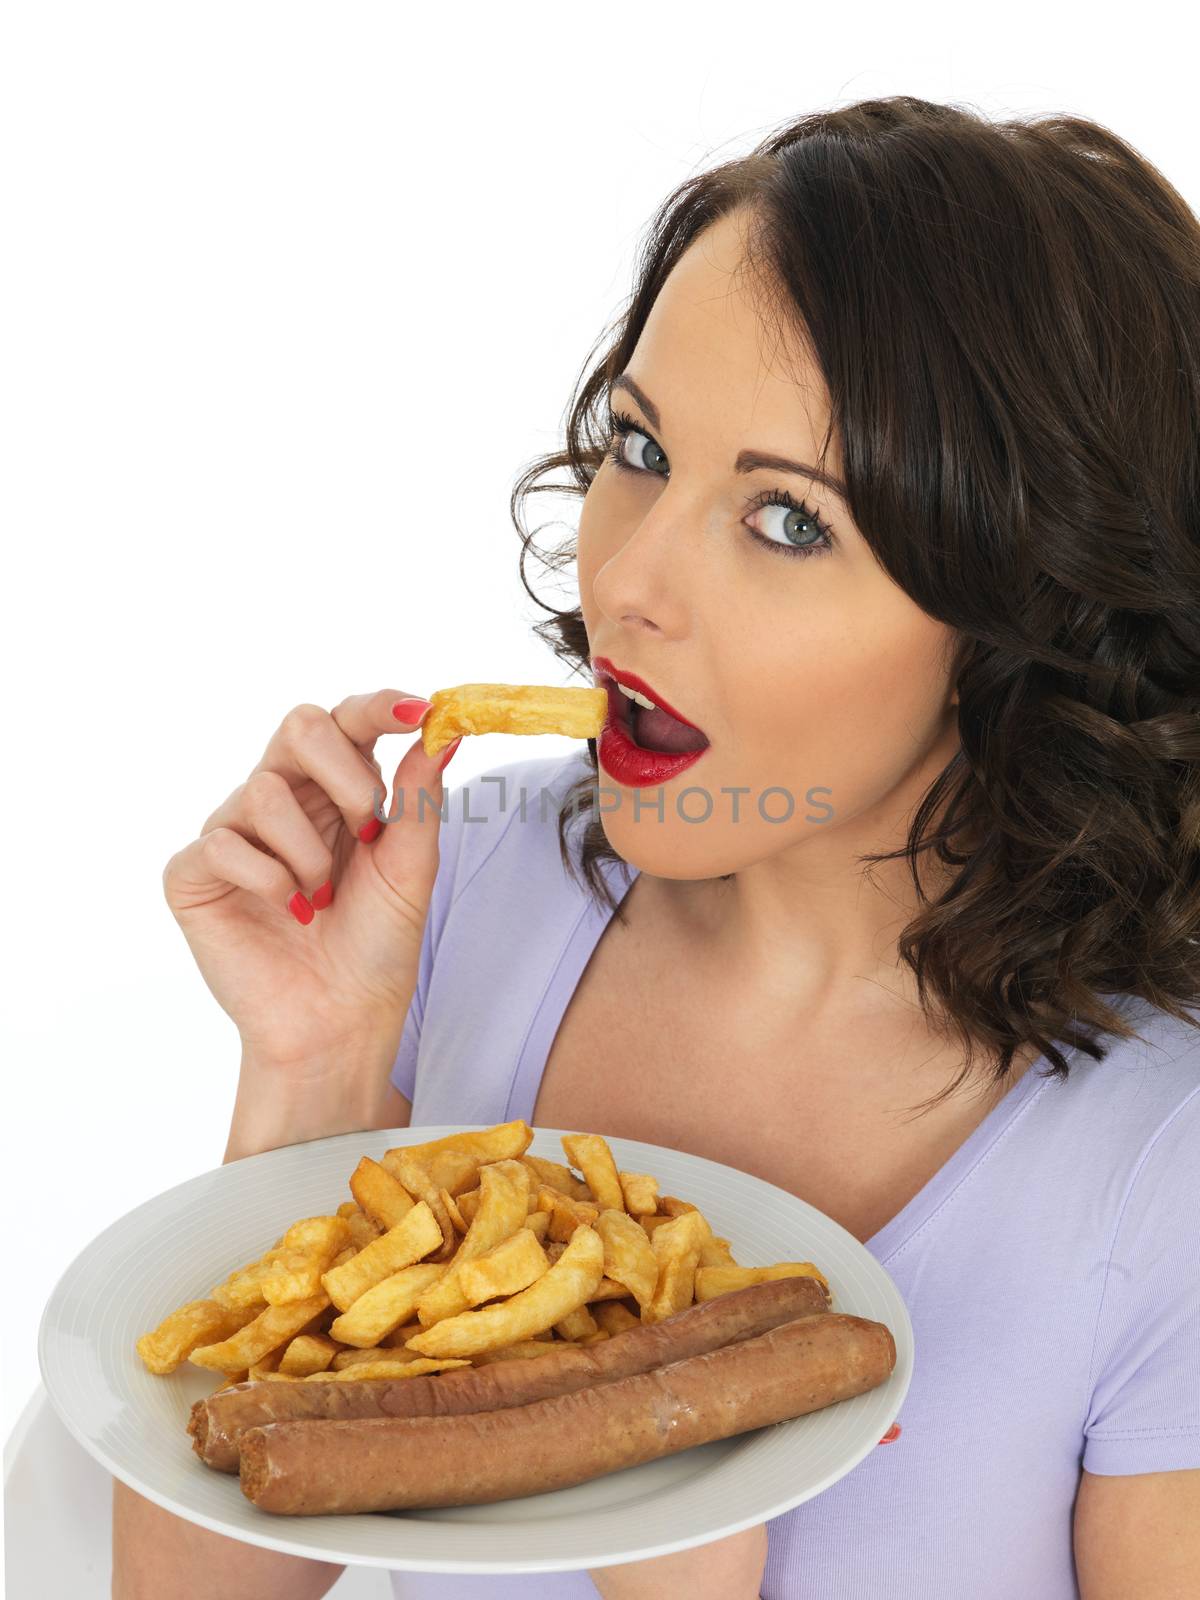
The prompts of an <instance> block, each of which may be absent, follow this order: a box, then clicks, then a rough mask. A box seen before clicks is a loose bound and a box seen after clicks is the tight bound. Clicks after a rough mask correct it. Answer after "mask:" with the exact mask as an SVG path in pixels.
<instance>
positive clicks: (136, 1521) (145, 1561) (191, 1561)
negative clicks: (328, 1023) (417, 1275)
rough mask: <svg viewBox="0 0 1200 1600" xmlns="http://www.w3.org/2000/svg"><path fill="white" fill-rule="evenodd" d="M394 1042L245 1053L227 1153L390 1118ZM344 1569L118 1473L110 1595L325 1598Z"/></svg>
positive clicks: (141, 1599) (139, 1598)
mask: <svg viewBox="0 0 1200 1600" xmlns="http://www.w3.org/2000/svg"><path fill="white" fill-rule="evenodd" d="M395 1050H396V1045H395V1041H394V1040H393V1039H392V1038H391V1037H390V1035H388V1036H385V1035H384V1033H383V1032H382V1031H381V1032H380V1033H379V1034H378V1035H376V1036H375V1037H373V1038H371V1039H365V1040H363V1041H360V1042H358V1043H356V1044H354V1045H352V1046H348V1047H347V1048H345V1049H343V1050H339V1051H338V1052H337V1053H336V1056H334V1057H332V1058H331V1059H329V1060H326V1061H321V1060H315V1059H314V1060H312V1061H307V1062H290V1063H287V1064H280V1063H276V1062H266V1061H263V1060H260V1059H255V1058H254V1057H253V1056H252V1055H251V1054H250V1053H249V1052H243V1055H242V1062H241V1070H240V1072H239V1076H238V1090H237V1098H236V1101H235V1104H234V1109H233V1116H232V1119H231V1122H230V1128H229V1141H228V1144H227V1146H226V1150H225V1157H224V1161H225V1162H226V1163H227V1162H230V1161H238V1160H240V1159H241V1158H242V1157H243V1156H251V1155H257V1154H258V1153H259V1152H260V1151H263V1150H275V1149H278V1148H279V1147H281V1146H283V1145H289V1144H299V1143H302V1142H304V1141H305V1140H308V1139H321V1138H325V1137H327V1136H328V1135H330V1134H335V1133H350V1132H354V1131H356V1130H358V1129H362V1128H370V1127H375V1126H383V1125H384V1121H383V1119H382V1117H381V1112H382V1107H383V1105H384V1100H385V1096H386V1093H387V1089H388V1074H389V1072H390V1070H391V1065H392V1062H393V1061H394V1060H395ZM180 1439H181V1441H183V1443H182V1444H181V1448H183V1447H184V1446H185V1445H186V1435H185V1434H184V1431H183V1427H182V1425H181V1426H180ZM196 1466H197V1470H198V1471H201V1472H203V1471H205V1470H206V1469H205V1468H204V1467H202V1466H200V1464H199V1463H198V1462H197V1464H196ZM344 1570H345V1569H344V1567H342V1566H340V1565H338V1564H337V1563H333V1562H328V1561H310V1560H307V1559H306V1558H305V1557H303V1556H291V1555H282V1554H280V1552H279V1551H277V1550H267V1549H264V1548H262V1547H261V1546H260V1545H254V1544H248V1543H246V1542H245V1541H244V1540H241V1539H232V1538H229V1537H228V1536H226V1535H224V1534H219V1533H213V1532H212V1531H211V1529H209V1528H204V1527H201V1526H200V1524H199V1523H195V1522H189V1521H188V1520H187V1519H186V1518H184V1517H178V1516H176V1515H175V1514H174V1513H173V1512H170V1511H166V1510H164V1509H163V1507H162V1506H159V1505H156V1504H155V1503H154V1502H153V1501H152V1500H147V1499H146V1498H145V1497H144V1496H142V1495H140V1494H137V1493H135V1491H134V1490H132V1489H130V1488H129V1487H128V1486H127V1485H126V1484H124V1483H122V1482H121V1480H120V1479H119V1478H114V1479H113V1502H112V1573H113V1576H112V1600H163V1597H164V1596H166V1595H170V1596H171V1597H172V1600H320V1596H322V1595H325V1594H327V1593H328V1592H329V1590H330V1589H331V1588H332V1587H333V1585H334V1584H335V1583H336V1582H337V1580H338V1578H339V1577H340V1576H341V1574H342V1572H343V1571H344Z"/></svg>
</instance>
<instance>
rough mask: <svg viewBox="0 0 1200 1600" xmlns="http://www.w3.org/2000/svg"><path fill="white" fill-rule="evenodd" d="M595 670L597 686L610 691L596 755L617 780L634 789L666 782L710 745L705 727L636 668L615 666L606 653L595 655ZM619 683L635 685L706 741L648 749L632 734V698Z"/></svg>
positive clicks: (640, 692)
mask: <svg viewBox="0 0 1200 1600" xmlns="http://www.w3.org/2000/svg"><path fill="white" fill-rule="evenodd" d="M592 672H593V676H594V679H595V683H596V686H597V688H601V689H606V690H607V691H608V716H607V717H606V718H605V722H604V726H603V728H602V729H601V730H600V739H599V744H598V747H597V755H598V759H599V762H600V765H601V766H602V767H603V768H604V770H605V772H607V773H608V775H609V776H610V777H612V778H614V779H615V780H616V782H617V783H620V784H624V785H625V786H627V787H628V788H634V789H643V788H648V787H649V786H650V785H651V784H660V783H667V782H669V781H670V779H672V778H675V777H678V776H679V774H680V773H681V772H685V771H686V770H687V768H688V767H690V766H693V765H694V764H695V763H696V762H697V761H699V759H700V757H701V756H702V755H703V754H704V752H705V750H707V749H708V739H707V735H706V734H705V733H704V730H703V729H702V728H698V727H697V726H696V724H695V723H694V722H692V721H690V720H689V719H688V718H687V717H685V716H684V715H683V714H682V713H681V712H679V711H676V709H675V707H674V706H673V705H671V704H670V702H669V701H667V700H664V699H663V697H662V696H661V695H660V694H659V692H658V690H657V689H655V688H654V687H653V685H651V684H649V683H647V682H646V680H645V679H644V678H640V677H639V676H638V674H637V673H636V672H627V671H626V670H625V669H624V668H623V667H615V666H614V665H613V663H612V662H611V661H610V660H609V659H608V657H607V656H594V657H593V658H592ZM618 683H623V684H624V685H625V686H626V687H627V688H629V689H636V690H637V692H638V693H639V694H643V695H645V696H646V698H647V699H648V700H653V701H654V704H655V705H656V706H658V707H659V708H660V709H661V710H663V711H665V712H666V713H667V715H668V716H670V717H673V718H674V719H675V721H676V722H681V723H682V724H683V726H684V727H685V728H692V729H694V730H695V732H696V733H697V734H698V735H699V736H700V738H701V739H703V740H704V743H703V744H702V745H701V746H700V748H699V749H695V750H647V749H645V748H644V747H643V746H642V745H640V744H638V743H637V741H636V740H635V739H634V737H633V731H632V721H631V711H630V706H631V704H632V702H631V701H629V700H628V699H627V698H626V696H625V695H623V694H622V693H621V691H620V689H618V688H617V684H618Z"/></svg>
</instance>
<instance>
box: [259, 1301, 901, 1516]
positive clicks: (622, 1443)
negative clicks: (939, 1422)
mask: <svg viewBox="0 0 1200 1600" xmlns="http://www.w3.org/2000/svg"><path fill="white" fill-rule="evenodd" d="M895 1361H896V1346H895V1342H894V1340H893V1338H892V1335H891V1331H890V1330H889V1329H888V1328H887V1327H886V1326H885V1324H883V1323H882V1322H871V1321H868V1320H867V1319H866V1318H865V1317H854V1316H849V1315H847V1314H845V1313H842V1312H834V1311H830V1312H826V1313H815V1314H811V1315H808V1316H804V1317H797V1318H796V1319H794V1320H793V1321H791V1322H784V1323H780V1324H779V1325H778V1326H777V1327H774V1328H772V1329H770V1330H769V1331H768V1332H767V1333H761V1334H758V1335H756V1336H755V1337H754V1338H752V1339H739V1340H735V1341H734V1342H733V1343H731V1344H726V1345H722V1346H719V1347H718V1348H717V1349H715V1350H708V1351H706V1352H705V1353H704V1354H703V1355H695V1356H687V1357H685V1358H684V1359H683V1360H681V1361H674V1362H671V1363H670V1364H669V1365H668V1366H665V1367H657V1368H655V1369H654V1370H653V1371H650V1372H642V1373H638V1374H636V1375H635V1376H633V1377H628V1378H619V1379H617V1380H616V1381H615V1382H612V1383H603V1384H595V1385H589V1386H588V1387H586V1388H583V1389H576V1390H574V1391H573V1392H572V1393H570V1394H560V1395H554V1396H553V1397H551V1398H550V1399H548V1400H536V1401H534V1402H533V1403H532V1404H530V1405H521V1406H508V1407H505V1408H504V1409H503V1410H499V1411H475V1412H468V1413H464V1414H463V1415H461V1416H453V1417H360V1418H357V1419H356V1420H354V1421H351V1422H270V1423H267V1424H266V1425H265V1426H263V1427H258V1428H249V1429H247V1431H246V1432H245V1433H243V1434H242V1439H241V1487H242V1493H243V1494H244V1495H245V1496H246V1498H247V1499H248V1500H250V1501H251V1502H252V1503H253V1504H254V1505H256V1506H257V1507H258V1508H259V1509H260V1510H261V1511H271V1512H276V1513H282V1514H284V1515H287V1516H322V1515H327V1514H338V1513H342V1512H353V1511H396V1510H412V1509H416V1508H424V1507H430V1506H461V1505H476V1504H480V1503H482V1502H490V1501H494V1500H507V1499H510V1498H511V1497H513V1496H516V1495H530V1494H543V1493H546V1492H547V1491H549V1490H552V1489H565V1488H568V1487H570V1486H571V1485H572V1484H576V1483H582V1482H584V1481H585V1480H586V1479H589V1478H595V1477H599V1476H601V1475H602V1474H604V1473H608V1472H616V1471H618V1470H620V1469H621V1468H623V1467H632V1466H636V1465H638V1464H639V1463H640V1462H643V1461H652V1460H655V1459H657V1458H658V1457H659V1456H665V1455H671V1454H673V1453H674V1452H675V1451H678V1450H687V1449H690V1448H691V1446H692V1445H697V1444H707V1443H708V1442H709V1441H710V1440H713V1439H727V1438H729V1437H730V1436H731V1435H732V1434H736V1433H746V1432H748V1431H749V1430H750V1429H753V1428H762V1427H767V1426H769V1425H770V1424H771V1423H774V1422H782V1421H784V1420H786V1419H787V1418H789V1417H798V1416H801V1415H803V1414H804V1413H805V1412H809V1411H816V1410H819V1409H820V1408H821V1407H822V1406H827V1405H832V1404H833V1403H834V1402H835V1401H838V1400H846V1399H849V1398H850V1397H851V1396H852V1395H856V1394H862V1393H863V1392H864V1391H865V1390H867V1389H873V1388H875V1386H876V1385H877V1384H880V1383H882V1382H883V1381H884V1379H885V1378H886V1377H887V1376H888V1374H889V1373H890V1372H891V1371H892V1369H893V1367H894V1366H895Z"/></svg>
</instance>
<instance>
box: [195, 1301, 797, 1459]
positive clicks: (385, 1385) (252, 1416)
mask: <svg viewBox="0 0 1200 1600" xmlns="http://www.w3.org/2000/svg"><path fill="white" fill-rule="evenodd" d="M828 1306H829V1294H828V1291H827V1290H826V1289H825V1287H824V1285H823V1284H822V1283H821V1281H820V1279H818V1278H811V1277H807V1276H804V1275H803V1274H795V1275H793V1276H789V1277H784V1278H772V1279H768V1280H767V1281H766V1282H765V1283H752V1284H748V1285H747V1286H746V1288H744V1289H732V1290H730V1291H729V1293H728V1294H722V1295H717V1296H715V1297H714V1298H713V1299H712V1300H702V1301H700V1302H699V1303H698V1304H696V1305H691V1306H688V1307H687V1308H686V1309H685V1310H683V1311H679V1312H676V1313H675V1315H674V1316H672V1317H667V1318H666V1319H665V1320H664V1321H662V1322H658V1323H646V1324H644V1325H639V1326H638V1327H636V1328H628V1329H626V1331H625V1332H624V1333H618V1334H614V1335H613V1337H612V1338H611V1339H604V1340H602V1341H601V1342H600V1343H599V1344H592V1345H573V1344H568V1343H566V1342H563V1343H562V1344H560V1345H559V1346H558V1347H557V1348H555V1347H554V1346H550V1347H549V1348H548V1349H547V1351H546V1354H545V1355H544V1356H537V1357H530V1358H528V1359H524V1360H511V1361H492V1362H488V1363H486V1364H485V1365H483V1366H480V1367H452V1368H450V1369H449V1370H448V1371H446V1372H437V1373H426V1374H421V1375H418V1376H417V1377H413V1378H363V1379H356V1380H354V1381H352V1382H342V1381H340V1380H337V1379H331V1380H329V1381H327V1382H320V1381H318V1382H314V1383H308V1382H302V1381H297V1382H295V1383H271V1382H257V1383H239V1384H235V1385H234V1386H233V1387H232V1388H229V1389H221V1390H219V1391H218V1392H217V1393H216V1394H212V1395H208V1396H207V1397H206V1398H205V1399H203V1400H197V1401H196V1403H195V1405H194V1406H193V1407H192V1415H191V1419H190V1421H189V1422H188V1432H189V1433H190V1434H191V1436H192V1448H193V1449H194V1450H195V1451H196V1454H197V1455H198V1456H199V1457H200V1459H201V1460H202V1461H203V1462H204V1463H205V1465H206V1466H210V1467H213V1468H215V1469H216V1470H217V1471H219V1472H236V1471H237V1470H238V1444H239V1440H240V1437H241V1435H242V1433H243V1432H244V1431H245V1430H246V1429H247V1428H254V1427H259V1426H262V1425H264V1424H266V1423H269V1422H286V1421H305V1420H307V1421H319V1420H320V1421H349V1420H351V1419H353V1418H356V1417H442V1416H456V1415H458V1414H460V1413H462V1412H466V1411H492V1410H498V1409H501V1408H504V1407H507V1406H517V1405H527V1404H529V1403H530V1402H532V1401H534V1400H543V1399H548V1398H550V1397H551V1396H553V1395H556V1394H568V1393H570V1392H572V1391H573V1390H575V1389H580V1388H583V1387H584V1386H585V1385H587V1384H594V1383H608V1382H611V1381H613V1380H615V1379H618V1378H625V1377H631V1376H633V1375H635V1374H637V1373H640V1372H648V1371H649V1370H650V1369H651V1368H653V1367H661V1366H666V1365H667V1364H668V1363H669V1362H672V1361H678V1360H681V1359H683V1358H684V1357H686V1356H692V1355H702V1354H704V1352H705V1351H708V1350H713V1349H716V1348H717V1347H719V1346H720V1345H724V1344H728V1343H729V1342H730V1341H731V1340H740V1339H748V1338H754V1337H755V1336H756V1335H758V1334H760V1333H765V1332H767V1330H768V1329H770V1328H774V1327H777V1326H778V1325H779V1324H780V1323H782V1322H789V1321H791V1320H792V1319H793V1318H795V1317H801V1316H806V1315H810V1314H813V1313H815V1312H820V1311H824V1310H826V1309H827V1308H828ZM401 1353H402V1352H400V1351H397V1354H401Z"/></svg>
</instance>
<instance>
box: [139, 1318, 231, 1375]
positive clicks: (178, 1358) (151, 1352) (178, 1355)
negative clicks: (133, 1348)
mask: <svg viewBox="0 0 1200 1600" xmlns="http://www.w3.org/2000/svg"><path fill="white" fill-rule="evenodd" d="M244 1320H245V1316H244V1314H243V1315H242V1316H239V1314H238V1312H236V1311H234V1310H231V1309H230V1307H228V1306H223V1305H221V1304H220V1303H219V1302H218V1301H216V1300H189V1301H188V1303H187V1305H184V1306H180V1307H179V1309H178V1310H177V1311H172V1312H171V1313H170V1315H169V1316H166V1317H164V1318H163V1320H162V1321H161V1322H160V1323H159V1325H158V1327H157V1328H155V1329H154V1331H153V1332H152V1333H144V1334H142V1336H141V1338H140V1339H139V1340H138V1341H137V1353H138V1355H140V1356H141V1358H142V1360H143V1361H144V1362H145V1364H146V1367H147V1369H148V1370H149V1371H150V1372H154V1373H157V1374H158V1375H159V1376H160V1377H161V1376H163V1375H165V1374H166V1373H168V1372H174V1371H175V1369H176V1367H178V1366H179V1365H180V1364H181V1363H182V1362H184V1361H186V1360H187V1358H188V1357H189V1356H190V1355H191V1353H192V1351H193V1350H194V1349H195V1348H196V1347H197V1345H205V1344H209V1343H211V1341H212V1340H214V1339H223V1338H224V1337H225V1336H226V1334H230V1333H234V1332H235V1331H236V1330H237V1328H238V1326H239V1323H240V1322H243V1321H244Z"/></svg>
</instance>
